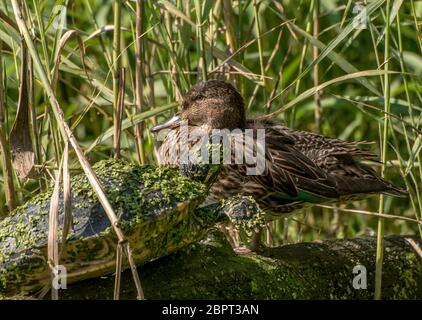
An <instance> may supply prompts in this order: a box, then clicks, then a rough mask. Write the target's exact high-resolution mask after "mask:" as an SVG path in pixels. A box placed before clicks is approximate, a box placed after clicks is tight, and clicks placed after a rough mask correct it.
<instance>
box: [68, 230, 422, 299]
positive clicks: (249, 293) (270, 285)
mask: <svg viewBox="0 0 422 320" xmlns="http://www.w3.org/2000/svg"><path fill="white" fill-rule="evenodd" d="M414 239H415V238H414ZM415 240H416V239H415ZM416 242H417V243H418V244H419V245H421V243H422V241H421V240H420V239H419V240H416ZM375 250H376V239H375V238H372V237H367V238H355V239H350V240H329V241H321V242H312V243H297V244H291V245H285V246H282V247H277V248H268V249H266V250H265V251H264V252H262V253H260V254H259V255H258V254H248V255H236V254H235V253H234V252H233V250H232V249H231V247H230V245H229V244H228V242H227V241H226V240H225V238H224V237H223V235H222V234H221V233H219V232H217V231H214V232H212V233H210V235H209V237H208V239H207V240H205V241H201V242H198V243H196V244H193V245H190V246H189V247H187V248H185V249H183V250H182V251H179V252H177V253H175V254H173V255H170V256H168V257H164V258H161V259H158V260H156V261H153V262H150V263H147V264H145V265H144V266H142V267H140V268H139V272H140V275H141V280H142V285H143V287H144V291H145V296H146V298H147V299H373V295H374V274H375V270H374V266H375ZM421 262H422V261H421V258H420V257H419V256H418V255H417V254H416V253H415V251H414V250H413V248H412V247H411V246H410V245H409V243H408V242H407V241H406V238H405V237H403V236H390V237H386V238H385V258H384V274H383V298H384V299H421V298H422V263H421ZM356 265H362V266H364V267H365V268H366V276H367V281H366V282H367V289H355V288H354V286H353V281H354V279H355V282H357V283H358V284H359V285H361V286H362V285H364V278H365V277H364V271H362V268H360V269H359V270H358V271H357V273H353V268H354V267H355V266H356ZM355 277H358V278H355ZM362 281H363V282H362ZM113 286H114V277H113V276H109V277H107V278H101V279H91V280H86V281H84V282H80V283H76V284H72V285H69V286H68V289H67V290H62V291H60V299H112V298H113ZM135 297H136V290H135V287H134V284H133V282H132V278H131V275H130V271H126V272H124V273H123V275H122V291H121V299H134V298H135Z"/></svg>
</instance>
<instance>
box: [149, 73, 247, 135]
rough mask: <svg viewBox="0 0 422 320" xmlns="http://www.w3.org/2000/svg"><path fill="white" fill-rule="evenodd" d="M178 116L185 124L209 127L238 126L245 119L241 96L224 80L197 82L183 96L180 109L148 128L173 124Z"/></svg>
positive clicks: (232, 127) (176, 122)
mask: <svg viewBox="0 0 422 320" xmlns="http://www.w3.org/2000/svg"><path fill="white" fill-rule="evenodd" d="M182 120H185V121H187V123H188V125H189V126H198V127H204V126H205V127H206V128H207V129H209V130H211V129H229V130H233V129H236V128H240V129H242V128H244V127H245V121H246V120H245V109H244V105H243V99H242V96H241V95H240V94H239V92H237V90H236V89H235V88H234V87H233V86H232V85H231V84H230V83H227V82H224V81H220V80H209V81H203V82H199V83H197V84H196V85H194V86H193V87H192V88H191V89H190V90H189V91H188V92H187V93H186V95H185V96H184V99H183V104H182V110H181V111H180V113H179V114H178V115H177V116H175V117H173V118H172V119H170V120H169V121H168V122H166V123H164V124H162V125H158V126H156V127H154V128H153V129H152V131H153V132H157V131H159V130H162V129H165V128H175V127H177V126H178V125H179V123H180V121H182Z"/></svg>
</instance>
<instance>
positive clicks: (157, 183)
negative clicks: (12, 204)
mask: <svg viewBox="0 0 422 320" xmlns="http://www.w3.org/2000/svg"><path fill="white" fill-rule="evenodd" d="M94 170H95V171H96V173H97V175H98V177H99V179H100V181H101V182H102V185H103V187H104V189H105V192H106V194H107V197H108V198H109V200H110V203H111V205H112V206H113V208H114V210H115V212H116V214H117V215H118V218H119V224H120V226H121V227H122V229H123V230H124V232H125V235H126V237H127V238H128V240H129V242H130V244H131V248H132V252H133V256H134V259H135V261H136V263H138V264H142V263H145V262H147V261H150V260H153V259H156V258H159V257H162V256H164V255H168V254H169V253H171V252H174V251H176V250H178V249H180V248H182V247H184V246H186V245H188V244H190V243H192V242H195V241H197V240H199V239H201V237H203V236H204V235H205V234H206V230H207V229H208V228H209V227H211V226H213V225H214V224H215V223H216V222H218V221H220V220H221V219H222V216H223V214H222V213H221V211H219V210H218V207H216V206H209V207H203V208H197V207H198V205H199V204H201V203H202V202H203V201H204V198H205V196H206V195H207V187H206V186H205V185H204V184H202V183H200V182H196V181H193V180H191V179H188V178H186V177H182V176H180V174H179V171H178V169H177V168H171V167H153V166H148V165H147V166H138V165H135V164H131V163H127V162H124V161H118V160H106V161H100V162H99V163H97V164H96V165H95V166H94ZM72 192H73V194H72V198H73V199H72V214H73V228H71V231H70V233H69V235H68V238H67V244H66V250H65V252H64V253H63V255H62V257H61V260H60V264H61V265H64V266H65V267H66V271H67V282H68V283H72V282H75V281H78V280H81V279H86V278H91V277H97V276H101V275H104V274H107V273H111V272H113V271H114V270H115V248H116V243H117V237H116V236H115V234H114V232H113V230H112V228H111V226H110V222H109V220H108V218H107V216H106V215H105V213H104V211H103V209H102V207H101V205H100V203H99V202H98V201H97V199H96V196H95V194H94V192H93V191H92V189H91V186H90V185H89V183H88V180H87V178H86V177H85V175H83V174H81V175H77V176H75V177H73V178H72ZM50 197H51V191H48V192H46V193H43V194H40V195H38V196H36V197H35V198H34V199H32V200H31V201H29V202H28V203H27V204H25V205H24V206H22V207H19V208H18V209H16V210H15V211H14V212H13V213H12V214H11V216H10V217H8V218H6V219H4V220H2V221H1V222H0V294H2V295H5V296H8V295H13V294H27V293H31V292H34V291H36V290H38V289H41V288H42V287H43V286H45V285H48V284H49V283H50V277H51V271H50V269H49V267H48V265H47V262H46V260H47V234H48V215H49V206H50ZM62 224H63V199H60V214H59V225H60V226H61V225H62ZM60 231H61V230H59V237H61V233H60ZM124 267H127V265H125V266H124Z"/></svg>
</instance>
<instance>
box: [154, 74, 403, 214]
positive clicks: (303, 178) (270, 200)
mask: <svg viewBox="0 0 422 320" xmlns="http://www.w3.org/2000/svg"><path fill="white" fill-rule="evenodd" d="M182 120H184V121H187V123H188V125H189V130H190V131H191V130H200V131H202V132H204V134H208V133H210V132H211V131H212V130H213V129H229V130H233V129H241V130H245V129H252V130H253V131H256V130H258V129H264V130H265V170H264V172H263V173H262V174H260V175H246V174H245V168H246V165H242V164H240V165H239V164H230V165H226V166H225V169H224V170H222V171H221V173H220V174H219V176H218V178H217V179H216V181H215V182H214V184H213V185H212V187H211V189H210V193H211V196H212V197H214V198H226V197H229V196H232V195H236V194H244V195H251V196H252V197H253V198H254V199H255V200H256V201H257V203H258V204H259V206H260V207H261V208H262V209H263V210H264V211H266V212H268V213H269V214H271V215H276V216H280V215H282V216H284V215H287V214H290V213H292V212H293V211H294V210H296V209H300V208H302V207H304V206H306V205H312V204H316V203H326V202H333V201H341V200H350V199H360V198H364V197H366V196H368V195H371V194H378V193H382V194H386V195H392V196H403V195H405V194H406V192H405V191H404V190H402V189H400V188H399V187H396V186H394V185H393V184H391V183H390V182H388V181H386V180H384V179H383V178H382V177H380V176H379V175H378V174H377V173H376V172H375V171H374V170H373V169H372V168H370V167H369V166H368V165H366V164H363V163H361V162H360V160H372V161H373V160H375V159H376V155H374V154H373V153H371V152H369V151H367V150H364V149H362V148H361V145H364V144H365V143H366V142H345V141H342V140H338V139H333V138H328V137H324V136H322V135H318V134H314V133H310V132H305V131H298V130H293V129H290V128H287V127H285V126H283V125H281V124H279V123H275V122H273V121H270V120H267V119H264V118H261V119H250V120H249V119H246V118H245V110H244V104H243V99H242V97H241V95H240V94H239V93H238V92H237V90H236V89H235V88H234V87H233V86H232V85H231V84H229V83H227V82H224V81H218V80H210V81H206V82H200V83H198V84H196V85H195V86H193V87H192V88H191V89H190V90H189V91H188V92H187V93H186V95H185V97H184V100H183V104H182V110H181V112H180V113H179V114H178V115H177V116H176V117H174V118H172V119H171V120H169V121H168V122H166V123H165V124H162V125H159V126H156V127H154V128H153V129H152V131H153V132H158V131H161V130H162V129H172V130H171V131H170V132H169V133H168V134H167V135H166V136H165V138H164V140H163V143H162V145H161V146H160V148H159V158H160V159H159V161H160V163H161V164H179V162H180V145H181V144H179V143H178V142H180V123H181V121H182ZM196 142H197V141H189V142H188V145H189V148H191V147H193V146H194V144H195V143H196Z"/></svg>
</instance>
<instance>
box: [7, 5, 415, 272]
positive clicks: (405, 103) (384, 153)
mask: <svg viewBox="0 0 422 320" xmlns="http://www.w3.org/2000/svg"><path fill="white" fill-rule="evenodd" d="M13 2H16V3H18V4H19V6H20V9H21V11H22V17H21V18H22V21H24V22H25V25H26V27H27V29H28V37H29V38H30V39H31V40H32V43H33V44H34V46H33V51H31V48H30V46H29V47H28V39H26V40H22V38H21V36H20V32H19V26H18V25H17V19H16V16H15V12H16V10H15V11H14V8H13V6H12V4H13ZM25 43H26V44H25ZM27 47H28V49H29V53H28V49H27ZM0 52H1V56H0V153H1V166H2V170H1V172H0V216H3V217H4V216H6V215H8V214H9V212H10V211H11V210H12V209H13V208H15V207H16V206H18V205H20V204H23V203H24V202H25V201H27V200H28V199H30V198H31V197H32V196H33V195H35V194H38V193H40V192H42V191H44V190H46V189H47V188H52V187H53V186H54V179H53V177H55V176H56V171H57V169H58V168H59V166H60V164H61V163H62V160H61V159H62V158H64V159H66V161H65V162H66V163H68V165H66V166H65V167H66V168H68V170H69V172H70V176H72V175H74V174H76V173H79V172H82V170H85V172H88V173H89V170H88V171H87V168H86V167H85V166H84V165H83V161H82V160H81V159H83V158H84V156H85V157H86V158H87V159H88V160H89V162H90V163H91V164H93V163H95V162H96V161H98V160H101V159H105V158H109V157H122V158H125V159H129V160H131V161H136V162H139V163H150V164H154V163H156V157H155V153H154V148H155V146H156V143H155V141H154V138H153V136H152V135H151V134H150V132H149V128H151V126H153V125H155V124H157V123H160V122H162V121H164V120H165V119H167V118H168V117H170V116H171V115H172V114H174V113H175V112H176V111H177V107H178V103H179V102H180V101H181V97H182V96H183V94H184V93H185V92H186V91H187V90H188V89H189V88H190V87H191V86H192V85H193V84H195V83H196V82H198V81H200V80H204V79H216V78H218V79H226V80H229V81H231V82H232V83H234V84H235V85H236V86H237V88H238V89H239V90H240V92H241V93H242V95H243V97H244V98H245V104H246V106H247V110H248V116H249V117H255V116H258V115H263V114H272V115H273V117H274V119H277V120H279V121H283V122H285V123H286V124H287V125H288V126H290V127H293V128H295V129H302V130H307V131H313V132H320V133H322V134H324V135H327V136H331V137H337V138H340V139H344V140H366V141H373V142H374V144H372V145H370V146H369V147H368V148H370V149H371V150H372V151H374V152H375V153H377V154H379V155H380V163H379V164H375V166H376V167H377V170H379V172H381V173H382V174H383V175H384V176H385V177H387V178H388V179H389V180H391V181H393V182H394V183H395V184H397V185H400V186H403V187H404V188H406V189H407V190H408V192H409V197H408V198H403V199H401V198H400V199H398V198H391V197H372V198H370V199H368V200H365V201H360V202H355V203H349V204H347V205H344V204H343V205H339V206H337V207H330V208H328V207H314V208H311V209H307V210H303V211H302V212H301V213H299V214H297V215H296V216H294V217H292V218H290V219H289V220H288V221H287V220H286V221H277V222H275V223H273V225H272V226H270V227H269V230H271V232H268V236H267V242H268V243H269V244H273V245H276V244H279V243H283V242H298V241H306V240H315V239H326V238H339V237H354V236H359V235H374V234H376V233H378V235H380V236H382V235H384V234H420V235H422V228H421V224H420V223H417V221H414V220H418V221H419V222H420V221H421V212H422V189H421V185H422V183H421V179H422V157H421V154H420V150H421V148H422V117H421V116H422V112H421V111H422V81H421V79H422V1H417V0H406V1H403V0H391V1H390V0H373V1H352V0H309V1H305V0H303V1H293V0H284V1H276V0H244V1H240V0H206V1H200V0H189V1H188V0H186V1H182V0H174V1H166V0H160V1H142V0H137V1H112V0H108V1H107V0H74V1H71V0H62V1H41V0H31V1H11V0H0ZM34 55H36V56H37V57H38V59H34ZM31 57H32V58H31ZM41 69H42V70H44V71H45V77H44V78H43V76H42V74H41V72H40V70H41ZM46 84H49V85H46ZM47 86H51V88H50V89H51V90H47V89H48V88H47ZM52 96H55V97H56V98H57V102H58V105H57V107H58V108H60V109H61V110H62V112H63V116H64V120H65V123H67V125H68V127H69V129H70V130H71V131H72V132H73V134H74V140H75V141H74V143H77V144H78V145H80V146H81V150H80V152H79V153H78V151H77V150H76V149H75V148H71V147H69V146H68V144H69V141H68V139H66V138H64V137H66V128H63V124H61V123H60V115H58V114H57V110H55V109H54V108H52V104H53V105H54V101H52ZM18 110H19V111H18ZM67 132H68V133H69V131H67ZM70 144H71V145H72V146H73V143H72V141H70ZM75 150H76V151H75ZM63 155H66V157H63ZM67 155H68V157H67ZM81 162H82V166H81V165H80V163H81ZM65 176H66V175H64V176H63V178H64V177H65ZM93 183H94V184H95V181H94V180H93ZM111 211H112V210H111ZM378 213H383V214H384V215H383V217H384V218H385V219H384V218H380V216H379V215H378V216H377V214H378ZM394 216H396V217H394ZM110 217H111V218H112V217H113V215H112V212H111V213H110ZM412 220H413V221H412ZM381 241H382V238H379V247H380V248H381V244H382V243H381ZM377 261H378V264H379V265H380V262H381V261H382V250H381V251H379V253H378V260H377ZM379 274H380V273H379Z"/></svg>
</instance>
